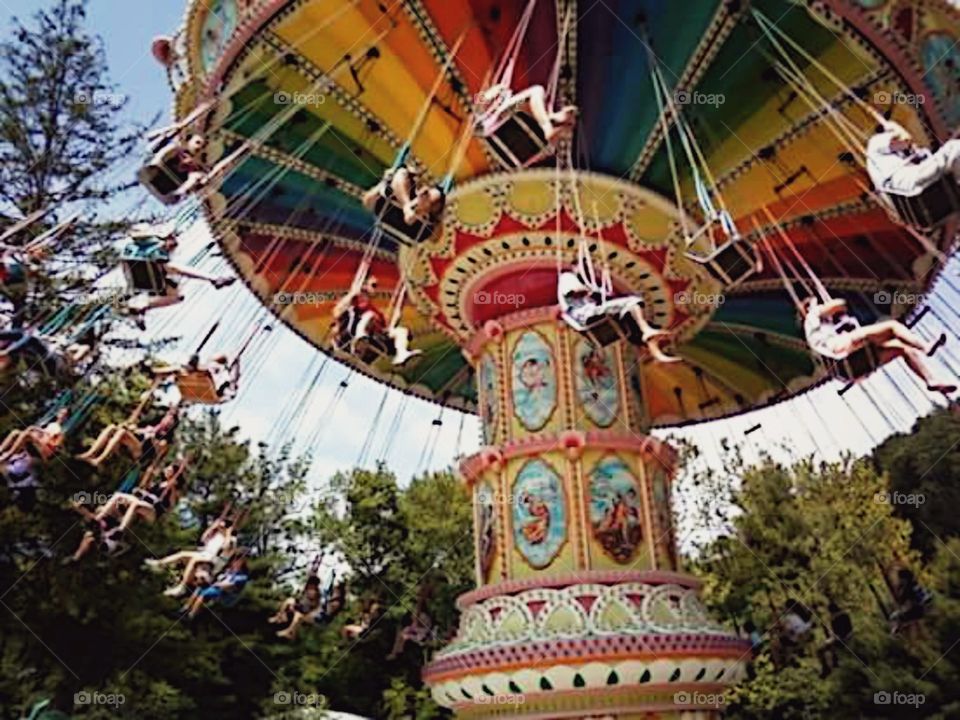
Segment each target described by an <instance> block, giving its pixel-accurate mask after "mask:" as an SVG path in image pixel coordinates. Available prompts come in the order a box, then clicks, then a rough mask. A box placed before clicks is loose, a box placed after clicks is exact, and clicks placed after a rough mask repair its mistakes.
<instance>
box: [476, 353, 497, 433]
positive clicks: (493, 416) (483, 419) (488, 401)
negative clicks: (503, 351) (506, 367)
mask: <svg viewBox="0 0 960 720" xmlns="http://www.w3.org/2000/svg"><path fill="white" fill-rule="evenodd" d="M477 374H478V379H479V383H480V397H481V398H482V402H481V405H480V424H481V426H482V427H483V442H484V443H485V444H486V445H491V444H493V443H494V442H495V440H496V438H497V423H498V422H499V421H500V418H499V413H498V411H497V407H498V401H499V388H498V387H497V363H496V361H495V360H494V359H493V356H492V355H489V354H487V355H484V356H483V359H482V360H481V361H480V368H479V370H478V372H477Z"/></svg>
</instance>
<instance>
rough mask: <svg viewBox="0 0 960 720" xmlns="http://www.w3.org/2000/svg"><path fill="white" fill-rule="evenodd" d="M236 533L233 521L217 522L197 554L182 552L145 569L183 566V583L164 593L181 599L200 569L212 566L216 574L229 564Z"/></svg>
mask: <svg viewBox="0 0 960 720" xmlns="http://www.w3.org/2000/svg"><path fill="white" fill-rule="evenodd" d="M235 529H236V528H235V526H234V523H233V521H232V520H228V519H226V518H222V517H221V518H217V519H216V520H215V521H214V522H213V523H212V524H211V525H210V527H208V528H207V529H206V530H204V532H203V535H201V536H200V545H199V546H198V547H197V549H196V550H182V551H180V552H176V553H173V554H172V555H168V556H167V557H164V558H160V559H149V560H145V561H144V565H146V566H147V567H148V568H149V569H150V570H154V571H160V570H162V569H163V568H165V567H168V566H170V565H178V564H181V563H182V564H183V565H184V569H183V573H182V575H181V576H180V581H179V582H178V583H177V584H176V585H173V586H171V587H169V588H167V589H166V590H165V591H164V593H163V594H164V595H167V596H170V597H179V596H180V595H183V593H185V592H186V591H187V588H188V586H190V585H192V584H193V583H194V580H195V575H196V573H197V571H198V570H199V569H200V567H201V566H203V565H209V566H211V567H212V568H213V570H214V571H217V569H218V568H222V567H223V566H224V565H225V564H226V562H227V561H228V560H229V558H230V557H231V556H232V555H233V553H234V551H235V550H236V547H237V539H236V537H235V536H234V532H235Z"/></svg>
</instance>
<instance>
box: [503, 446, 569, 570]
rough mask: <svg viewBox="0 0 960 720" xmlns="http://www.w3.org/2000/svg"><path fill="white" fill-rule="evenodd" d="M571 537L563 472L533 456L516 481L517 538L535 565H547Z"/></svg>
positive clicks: (519, 549)
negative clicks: (556, 470)
mask: <svg viewBox="0 0 960 720" xmlns="http://www.w3.org/2000/svg"><path fill="white" fill-rule="evenodd" d="M566 538H567V509H566V500H565V498H564V495H563V484H562V482H561V480H560V476H559V475H558V474H557V473H556V472H555V471H554V469H553V468H551V467H550V466H549V465H547V463H545V462H544V461H543V460H531V461H530V462H528V463H527V464H526V465H524V466H523V467H522V468H521V469H520V472H519V473H517V479H516V481H515V482H514V484H513V540H514V544H515V545H516V547H517V550H518V551H519V552H520V554H521V555H522V556H523V558H524V559H525V560H526V561H527V562H528V563H529V564H530V565H531V566H532V567H534V568H537V569H541V568H545V567H547V566H548V565H549V564H550V563H551V562H552V561H553V559H554V558H555V557H556V556H557V553H559V552H560V548H562V547H563V543H564V541H565V540H566Z"/></svg>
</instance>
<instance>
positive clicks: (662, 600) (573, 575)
mask: <svg viewBox="0 0 960 720" xmlns="http://www.w3.org/2000/svg"><path fill="white" fill-rule="evenodd" d="M957 28H960V14H958V12H957V10H956V9H955V8H953V7H952V6H951V5H950V4H949V3H947V2H945V1H944V0H921V1H919V2H909V3H907V2H903V3H901V2H898V1H896V0H857V1H856V2H849V1H847V2H843V1H841V0H820V1H819V2H808V3H799V2H789V1H787V0H754V1H753V2H747V1H746V0H742V1H739V0H729V1H721V0H691V1H689V2H682V3H680V2H666V1H665V0H612V1H611V2H605V3H604V2H601V3H595V4H594V3H586V2H579V1H578V0H566V1H565V2H561V1H560V0H557V1H556V2H554V0H529V2H528V1H527V0H406V1H405V2H390V1H389V0H336V1H334V0H202V1H201V0H196V1H195V2H191V3H190V4H189V7H188V11H187V15H186V19H185V22H184V25H183V27H182V28H181V29H180V31H179V33H178V34H177V35H176V36H174V37H172V38H167V39H160V40H158V41H157V43H155V46H154V50H155V54H156V55H157V57H158V59H160V60H161V61H162V62H163V63H164V64H165V65H166V66H167V68H168V72H169V76H170V80H171V84H172V87H173V89H174V92H175V98H176V99H175V112H176V115H177V117H178V118H180V119H183V118H188V117H190V116H191V114H192V115H194V116H195V117H193V118H190V119H192V120H194V122H193V123H192V128H193V132H197V133H201V134H202V135H203V136H204V137H205V138H206V139H207V154H208V157H207V161H208V163H212V162H215V161H216V160H218V159H219V158H224V157H242V159H241V160H240V161H239V162H238V163H236V164H234V165H233V166H232V167H231V168H230V170H229V171H227V172H224V173H222V174H221V175H220V176H219V177H217V178H216V179H215V180H214V181H213V182H211V183H209V185H208V186H206V187H205V188H204V189H203V191H202V192H201V195H200V201H201V203H202V207H203V210H204V214H205V216H206V219H207V221H208V223H209V225H210V227H211V229H212V232H213V234H214V236H215V237H216V239H217V240H218V242H219V243H220V245H221V246H222V248H223V251H224V253H225V255H226V256H227V257H228V258H229V259H230V260H231V261H232V263H233V265H234V266H235V268H236V269H237V270H238V272H239V273H240V275H241V277H242V278H243V279H244V280H245V282H246V283H247V285H248V286H249V288H250V289H251V290H252V291H253V292H254V293H255V294H256V295H257V296H258V298H259V299H260V300H261V301H262V302H263V303H264V305H266V306H267V307H269V308H270V310H271V311H272V312H273V313H274V314H275V315H276V316H277V317H278V318H279V319H281V320H283V321H284V322H285V323H286V324H287V325H288V326H289V327H291V328H292V329H294V330H295V331H296V332H298V333H299V334H301V335H302V336H303V337H304V338H306V339H308V340H309V341H310V342H312V343H313V344H314V345H315V346H316V347H317V348H318V349H320V350H321V351H323V352H325V353H329V354H333V355H334V356H335V357H337V358H338V359H339V360H341V361H342V362H344V363H347V364H348V365H350V366H351V367H353V368H354V369H356V370H357V371H360V372H362V373H365V374H366V375H368V376H371V377H373V378H375V379H377V380H379V381H380V382H382V383H386V384H387V385H390V386H392V387H395V388H397V389H399V390H402V391H403V392H406V393H409V394H412V395H414V396H417V397H420V398H424V399H427V400H430V401H433V402H436V403H438V404H440V405H442V406H445V407H452V408H457V409H460V410H463V411H467V412H475V413H477V414H478V415H479V416H480V418H481V421H482V428H483V445H484V447H483V449H482V450H481V451H480V452H479V453H477V454H476V455H474V456H471V457H469V458H467V459H465V460H464V461H463V463H462V465H461V470H462V473H463V476H464V479H465V481H466V482H467V483H468V485H469V487H470V488H471V491H472V493H473V498H474V512H475V527H474V541H475V547H476V576H477V583H478V588H477V590H475V591H474V592H472V593H469V594H467V595H465V596H463V597H461V598H460V601H459V606H460V609H461V611H462V619H461V625H460V630H459V632H458V634H457V636H456V638H455V639H454V640H453V641H452V643H451V644H450V645H449V646H448V647H447V648H446V649H445V650H443V651H441V652H440V653H439V654H438V655H437V657H436V658H435V659H434V661H433V662H432V663H431V664H430V665H429V666H428V668H427V670H426V673H425V677H426V680H427V681H428V683H429V684H430V686H431V688H432V691H433V694H434V697H435V698H436V700H437V701H438V702H439V703H440V704H441V705H444V706H446V707H451V708H453V709H454V710H455V711H456V712H457V713H458V714H460V715H462V716H465V717H494V716H511V717H519V716H538V717H543V716H550V717H559V716H563V717H586V716H591V715H603V716H611V715H616V716H618V717H652V716H654V715H653V714H654V713H655V714H656V715H655V716H656V717H712V716H714V715H715V714H716V713H718V712H719V707H720V705H721V704H722V700H718V698H720V697H721V695H722V690H723V688H724V687H725V686H726V685H728V684H730V683H733V682H736V681H737V679H738V678H739V677H741V676H742V674H743V672H744V666H745V662H746V660H747V658H748V655H749V645H748V644H746V645H745V644H744V642H743V641H742V640H740V639H738V638H737V637H736V636H734V635H733V634H731V633H730V632H729V631H727V630H725V629H724V628H723V627H721V626H720V625H719V624H717V623H716V622H714V621H713V620H712V619H711V618H710V617H708V615H707V614H706V612H705V611H704V609H703V608H702V606H701V604H700V603H699V601H698V599H697V584H696V581H695V580H694V579H692V578H691V577H689V576H687V575H684V574H682V573H680V572H678V565H677V557H676V549H675V538H674V535H673V530H672V520H671V512H670V484H671V478H672V475H673V471H674V468H675V457H674V455H673V452H672V451H671V449H670V448H669V447H668V446H667V445H665V444H664V443H661V442H659V441H657V440H655V439H654V438H652V437H650V436H649V435H648V434H647V433H649V431H650V430H651V428H655V427H668V426H676V425H680V424H684V423H691V422H698V421H704V420H710V419H717V418H723V417H727V416H730V415H733V414H738V413H743V412H746V411H749V410H751V409H755V408H758V407H762V406H765V405H769V404H771V403H775V402H779V401H783V400H786V399H789V398H790V397H793V396H795V395H797V394H798V393H802V392H804V391H805V390H807V389H809V388H811V387H813V386H815V385H817V384H820V383H822V382H824V381H825V380H828V379H830V378H833V377H836V376H837V375H838V374H839V375H840V376H841V377H842V378H843V379H844V381H845V382H852V381H855V380H857V379H858V378H859V377H861V376H863V375H864V374H866V373H867V372H869V370H870V369H875V366H874V367H873V368H871V367H866V368H864V367H859V368H856V367H850V364H849V363H840V364H838V363H829V362H825V361H824V360H823V359H822V358H817V357H815V356H814V355H813V354H812V353H811V352H810V349H809V348H808V347H807V344H806V342H805V341H804V335H803V329H802V323H800V322H799V321H798V313H797V305H798V304H799V303H800V302H801V301H802V300H803V298H804V297H806V296H815V295H818V296H820V298H821V299H824V300H825V299H828V298H830V297H842V298H844V299H845V300H846V301H847V303H848V305H849V307H850V309H851V311H852V313H853V314H855V315H856V316H857V318H858V319H859V320H860V321H861V322H862V323H864V324H867V323H871V322H874V321H875V320H876V319H877V318H880V317H884V316H893V317H901V316H902V317H904V318H905V319H909V317H911V315H916V314H917V313H918V312H919V311H920V310H921V308H922V298H923V296H924V294H925V293H926V292H927V291H929V289H930V287H931V286H932V284H933V282H934V280H935V279H936V277H937V276H938V275H940V274H941V273H940V270H941V269H942V266H943V263H944V261H945V259H946V253H949V251H950V250H951V248H952V245H953V239H954V236H955V226H954V221H953V219H952V218H949V217H946V218H945V217H944V216H945V215H948V214H949V213H939V214H938V213H933V214H932V215H930V216H927V217H926V220H927V222H925V223H923V224H924V225H925V227H919V228H918V227H916V226H914V227H909V226H907V225H905V224H904V223H903V222H902V221H901V218H900V217H899V216H897V215H896V214H895V210H894V208H893V207H892V206H891V204H890V203H889V202H887V200H886V199H885V198H884V197H883V196H882V195H878V194H876V193H875V192H873V190H872V188H871V185H870V182H869V180H868V178H867V174H866V172H865V170H864V143H865V141H866V140H867V138H868V137H869V136H870V135H871V134H872V133H873V132H874V127H875V126H876V124H877V122H878V118H879V115H880V114H883V113H886V114H888V115H892V117H893V118H894V119H895V120H896V121H897V122H898V123H900V124H901V125H903V126H904V127H906V128H907V129H908V130H909V131H910V133H911V134H912V135H913V137H914V138H917V139H918V142H919V143H921V144H925V145H928V146H929V145H934V146H935V145H936V144H938V143H942V142H944V141H945V140H947V139H948V138H949V136H950V132H951V129H952V128H955V127H956V126H957V125H958V124H960V44H958V38H957V37H956V33H957ZM494 86H500V87H505V88H508V89H510V90H512V91H513V92H521V91H523V90H524V89H526V88H530V87H534V86H540V87H542V88H544V89H545V92H544V95H545V98H546V103H547V105H548V109H554V110H558V109H559V108H562V107H565V106H576V107H577V108H578V113H577V116H576V122H575V129H574V130H573V132H572V133H570V134H568V135H565V136H563V137H561V138H560V139H558V140H556V141H555V142H552V143H550V142H545V137H544V133H543V132H542V131H541V130H540V129H539V128H537V127H536V123H532V124H531V123H530V122H529V120H530V118H529V116H524V115H523V113H516V115H515V116H512V117H509V118H506V119H503V121H502V122H498V123H495V124H494V126H493V127H490V128H487V130H486V131H484V132H479V131H477V118H478V116H479V114H480V110H479V109H478V105H479V104H480V103H481V102H482V101H483V98H484V97H485V94H486V93H487V91H489V89H490V88H491V87H494ZM205 105H207V106H208V107H209V108H210V109H209V111H207V112H204V111H199V112H195V111H197V109H198V108H201V109H202V108H203V107H204V106H205ZM525 121H526V122H525ZM402 167H406V168H410V169H412V170H415V171H416V172H417V173H418V174H419V177H420V178H421V182H422V181H423V179H426V180H429V181H430V182H435V183H438V184H439V185H440V187H441V189H442V190H443V191H444V192H445V193H446V204H445V207H444V208H443V210H442V214H441V215H440V216H439V217H438V218H437V219H436V220H437V221H436V222H435V223H421V225H420V226H419V227H418V229H417V231H416V232H404V231H403V229H402V228H401V229H400V230H399V231H398V228H397V227H396V223H391V222H390V221H388V218H387V215H388V214H389V213H388V212H385V211H384V210H382V209H378V210H376V211H375V212H370V211H369V210H367V209H366V208H365V207H364V204H363V196H364V193H365V192H366V191H367V190H368V189H370V188H372V187H374V186H376V185H377V184H378V183H379V182H380V180H381V178H382V177H383V176H384V174H385V172H387V171H396V170H398V169H400V168H402ZM401 224H402V223H401ZM578 258H579V263H580V264H579V268H580V271H581V273H584V274H587V275H590V276H593V277H594V278H604V280H603V281H601V282H599V284H600V285H606V287H607V289H608V290H609V291H610V292H611V293H612V294H614V295H625V294H631V295H635V296H640V297H642V298H643V301H644V308H643V312H644V313H645V316H646V320H647V321H648V322H649V323H650V324H651V325H652V326H654V327H656V328H660V329H662V330H664V331H667V332H668V333H669V336H668V339H667V340H666V341H664V348H665V349H666V350H667V351H668V352H669V353H670V354H672V355H674V356H675V357H676V358H678V359H679V362H672V363H667V362H658V361H657V360H656V359H655V358H653V357H650V356H649V355H648V354H647V352H645V351H644V348H643V346H642V345H641V346H640V347H637V346H635V345H634V344H631V343H630V342H626V341H623V338H622V336H621V335H617V334H616V333H614V334H613V335H611V334H610V333H609V332H607V330H610V328H602V327H595V328H589V329H585V331H584V332H578V331H576V330H574V329H572V328H571V327H569V325H567V324H565V323H563V322H562V321H561V320H560V319H559V313H558V310H557V284H558V275H559V273H560V271H561V270H565V269H567V268H568V267H570V265H571V263H572V262H574V261H575V260H577V259H578ZM370 277H375V278H376V279H377V281H378V285H377V287H376V290H375V291H374V290H372V289H371V290H370V296H369V300H370V301H371V302H372V303H373V304H374V305H375V306H377V307H379V308H380V310H381V311H382V313H383V316H384V317H391V318H392V319H393V322H392V324H393V325H397V326H402V327H404V328H406V329H408V330H409V332H410V344H411V348H412V349H413V350H414V351H420V352H419V354H417V355H416V356H414V357H410V358H409V359H407V360H406V361H405V362H403V363H397V362H396V361H395V360H394V359H392V358H391V357H390V355H389V354H388V353H383V352H378V351H377V350H376V349H375V348H365V349H364V351H359V350H358V349H357V348H352V349H344V348H343V347H342V346H340V347H339V348H337V347H334V346H333V344H332V338H333V336H334V335H335V334H336V333H337V324H336V320H335V317H334V316H335V313H334V309H335V307H336V305H337V302H338V301H339V300H341V299H342V298H343V297H344V296H345V295H346V294H347V293H348V292H349V291H350V290H351V287H356V284H357V283H358V282H359V283H362V282H363V281H364V280H368V279H369V278H370ZM904 299H906V300H904ZM521 697H522V698H523V702H522V703H520V702H513V703H510V702H509V700H510V698H521ZM678 698H681V699H680V700H678Z"/></svg>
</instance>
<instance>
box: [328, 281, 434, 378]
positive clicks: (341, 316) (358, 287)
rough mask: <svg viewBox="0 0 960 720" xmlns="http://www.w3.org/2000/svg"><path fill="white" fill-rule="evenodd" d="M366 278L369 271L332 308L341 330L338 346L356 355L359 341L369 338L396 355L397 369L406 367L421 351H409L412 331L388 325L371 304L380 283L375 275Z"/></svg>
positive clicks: (394, 361)
mask: <svg viewBox="0 0 960 720" xmlns="http://www.w3.org/2000/svg"><path fill="white" fill-rule="evenodd" d="M366 275H367V273H366V270H365V269H364V268H361V271H360V272H358V273H357V276H356V277H355V278H354V281H353V284H352V285H351V286H350V290H348V291H347V294H346V295H345V296H344V297H342V298H341V299H340V300H339V301H338V302H337V304H336V306H335V307H334V308H333V319H334V322H336V324H337V328H338V332H337V337H336V339H335V344H336V346H337V347H339V348H341V349H345V348H346V349H348V350H349V351H350V352H355V349H356V342H357V340H360V339H362V338H367V337H369V338H371V339H374V340H376V341H378V343H379V344H381V345H383V346H384V347H385V348H386V349H387V350H388V352H389V353H390V354H392V355H393V360H392V362H393V364H394V365H403V364H404V363H405V362H407V360H409V359H410V358H412V357H415V356H417V355H419V354H420V353H421V352H422V351H421V350H411V349H410V347H409V346H410V330H408V329H407V328H405V327H402V326H401V325H399V324H398V323H397V322H393V323H391V324H390V325H388V324H387V321H386V318H385V317H384V315H383V313H382V312H380V310H379V309H378V308H377V307H376V306H375V305H374V304H373V300H372V297H373V295H374V293H376V291H377V279H376V277H374V276H372V275H370V276H368V277H366V279H364V276H366Z"/></svg>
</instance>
